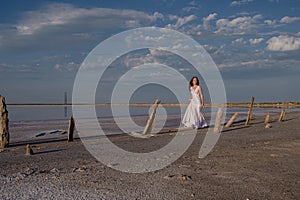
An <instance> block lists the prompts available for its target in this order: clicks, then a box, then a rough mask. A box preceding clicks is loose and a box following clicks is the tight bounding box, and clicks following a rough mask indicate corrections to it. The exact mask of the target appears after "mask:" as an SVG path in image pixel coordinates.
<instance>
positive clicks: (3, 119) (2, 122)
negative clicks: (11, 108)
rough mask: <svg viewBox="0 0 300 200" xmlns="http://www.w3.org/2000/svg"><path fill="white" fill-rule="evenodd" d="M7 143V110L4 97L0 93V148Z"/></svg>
mask: <svg viewBox="0 0 300 200" xmlns="http://www.w3.org/2000/svg"><path fill="white" fill-rule="evenodd" d="M8 144H9V130H8V111H7V109H6V104H5V98H4V97H2V96H1V95H0V148H4V147H6V146H7V145H8Z"/></svg>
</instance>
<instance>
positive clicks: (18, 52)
mask: <svg viewBox="0 0 300 200" xmlns="http://www.w3.org/2000/svg"><path fill="white" fill-rule="evenodd" d="M299 13H300V0H284V1H283V0H237V1H232V0H231V1H226V0H224V1H211V0H199V1H196V0H193V1H183V0H144V1H138V0H128V1H111V0H110V1H108V0H65V1H42V0H26V3H22V4H21V3H20V1H19V0H9V1H8V0H2V1H1V7H0V95H2V96H4V97H5V98H6V101H7V102H8V103H63V100H64V92H68V95H69V99H70V95H71V94H72V89H73V83H74V79H75V76H76V73H77V71H78V69H79V67H80V66H81V64H82V62H83V61H84V59H85V58H86V56H87V55H88V54H89V52H90V51H91V50H93V48H95V47H96V46H97V45H98V44H99V43H101V42H102V41H104V40H105V39H107V38H109V37H111V36H113V35H115V34H118V33H120V32H122V31H126V30H131V29H133V28H141V27H149V26H150V27H161V28H168V29H173V30H176V31H179V32H181V33H184V34H186V35H188V36H189V37H191V38H193V39H194V40H195V41H197V42H198V43H199V44H200V45H202V46H203V47H204V48H205V50H206V51H207V52H208V53H209V54H210V56H211V57H212V59H213V61H214V62H215V64H216V65H217V67H218V69H219V70H220V73H221V75H222V78H223V81H224V84H225V88H226V95H227V100H228V101H250V100H251V96H255V97H256V101H261V102H262V101H276V102H277V101H300V93H299V84H300V14H299ZM170 58H172V59H173V58H174V57H173V56H172V55H169V54H167V53H165V52H159V51H155V50H151V49H150V50H142V51H140V52H133V53H131V54H128V55H124V56H122V57H121V58H120V59H119V60H117V61H115V63H114V65H115V67H117V70H118V71H119V72H120V71H122V69H123V68H131V67H134V65H138V64H144V63H151V62H155V63H159V62H160V63H164V61H165V60H169V61H170V60H171V59H170ZM177 64H178V66H177V68H178V69H179V71H180V69H182V70H181V72H182V74H183V75H184V76H186V77H187V78H189V77H190V78H191V77H192V76H193V75H194V71H193V70H189V67H188V63H184V62H182V61H180V59H178V60H176V58H175V61H174V60H173V65H174V66H175V68H176V65H177ZM112 65H113V64H112ZM119 75H120V74H119ZM118 77H119V76H118V75H114V74H113V73H110V74H107V77H106V82H107V83H108V85H109V84H111V82H114V81H116V80H115V79H116V78H118ZM203 88H204V94H205V96H206V97H208V96H209V94H208V91H207V90H205V86H203ZM148 90H149V89H148ZM148 90H147V89H146V91H147V94H149V91H148ZM157 91H159V90H157ZM106 92H107V94H104V95H103V93H101V94H99V96H104V97H103V98H99V99H98V100H99V101H102V102H105V101H107V98H105V96H108V95H110V94H109V90H108V91H106ZM104 93H105V92H104ZM162 93H164V94H165V90H162ZM141 94H142V92H141ZM149 95H151V93H150V94H149ZM170 96H172V95H170Z"/></svg>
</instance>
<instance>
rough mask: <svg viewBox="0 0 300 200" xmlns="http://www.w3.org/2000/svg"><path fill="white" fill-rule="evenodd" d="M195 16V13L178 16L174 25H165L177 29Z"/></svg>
mask: <svg viewBox="0 0 300 200" xmlns="http://www.w3.org/2000/svg"><path fill="white" fill-rule="evenodd" d="M196 18H197V17H196V15H189V16H186V17H178V19H177V22H176V24H174V25H171V24H168V25H167V26H166V27H167V28H174V29H178V28H180V27H181V26H183V25H185V24H187V23H188V22H190V21H193V20H195V19H196Z"/></svg>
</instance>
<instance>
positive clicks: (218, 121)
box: [214, 107, 223, 133]
mask: <svg viewBox="0 0 300 200" xmlns="http://www.w3.org/2000/svg"><path fill="white" fill-rule="evenodd" d="M222 115H223V113H222V108H221V107H219V109H218V112H217V116H216V121H215V127H214V132H215V133H219V132H220V126H221V120H222Z"/></svg>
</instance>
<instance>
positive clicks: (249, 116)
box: [245, 97, 255, 126]
mask: <svg viewBox="0 0 300 200" xmlns="http://www.w3.org/2000/svg"><path fill="white" fill-rule="evenodd" d="M254 99H255V97H252V101H251V104H250V108H249V111H248V116H247V120H246V123H245V125H246V126H247V125H250V121H251V118H252V108H253V104H254Z"/></svg>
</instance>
